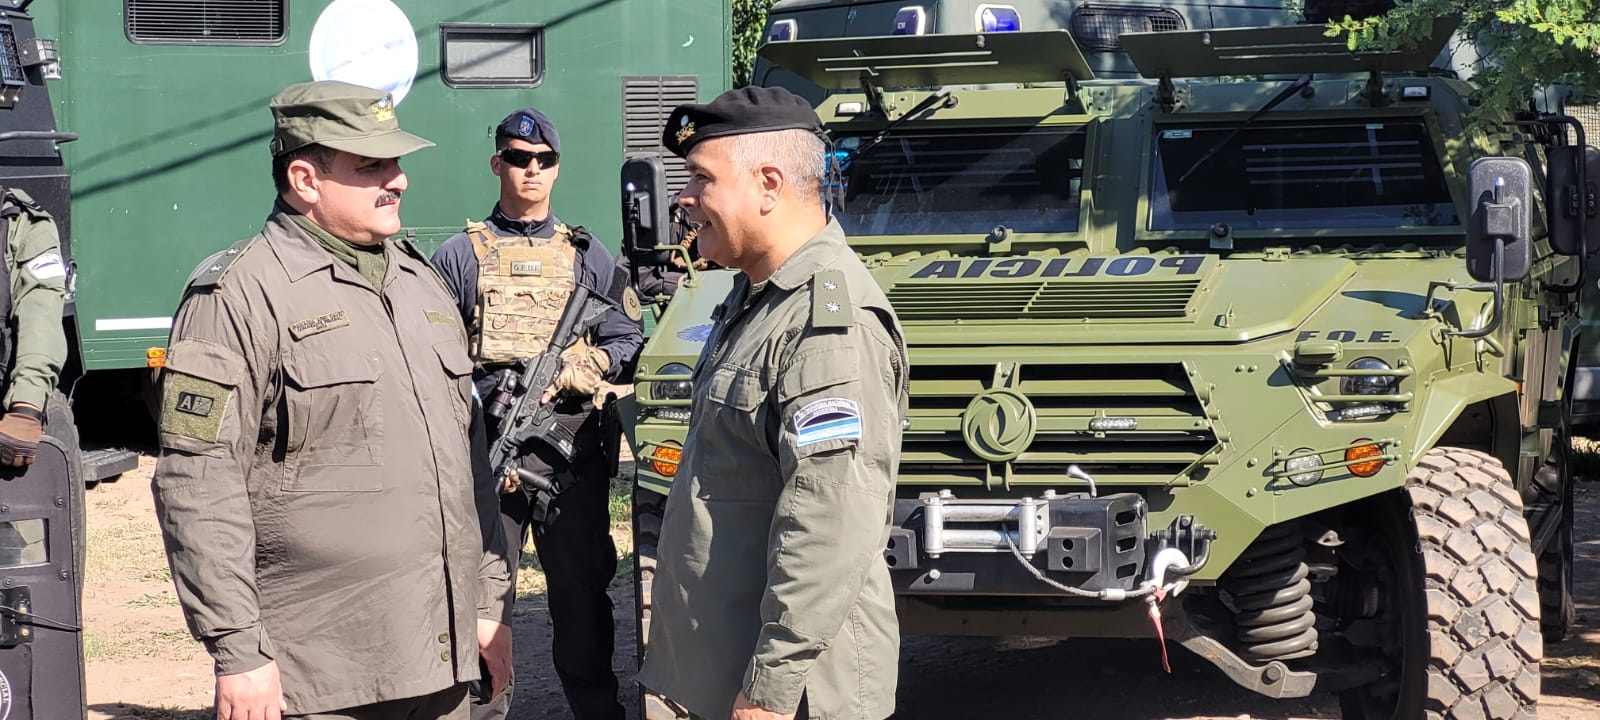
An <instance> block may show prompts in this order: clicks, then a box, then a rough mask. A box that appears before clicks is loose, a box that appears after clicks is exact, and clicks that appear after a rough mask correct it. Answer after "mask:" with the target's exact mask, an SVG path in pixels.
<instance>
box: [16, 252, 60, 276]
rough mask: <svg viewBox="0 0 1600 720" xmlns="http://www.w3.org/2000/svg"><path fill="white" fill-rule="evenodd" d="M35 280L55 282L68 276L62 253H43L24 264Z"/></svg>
mask: <svg viewBox="0 0 1600 720" xmlns="http://www.w3.org/2000/svg"><path fill="white" fill-rule="evenodd" d="M23 267H25V268H27V269H28V272H29V273H31V274H32V275H33V278H34V279H35V280H54V279H56V278H64V277H66V276H67V266H66V263H63V262H61V253H58V252H55V251H53V250H52V251H49V252H45V253H41V254H40V255H39V256H38V257H36V258H34V259H32V260H29V261H28V262H27V263H24V264H23Z"/></svg>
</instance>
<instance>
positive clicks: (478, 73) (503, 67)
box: [439, 23, 544, 88]
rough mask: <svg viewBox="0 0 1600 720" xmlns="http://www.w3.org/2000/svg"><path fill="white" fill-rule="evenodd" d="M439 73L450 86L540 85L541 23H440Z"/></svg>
mask: <svg viewBox="0 0 1600 720" xmlns="http://www.w3.org/2000/svg"><path fill="white" fill-rule="evenodd" d="M439 74H440V76H441V77H443V78H444V84H446V85H449V86H450V87H479V88H533V87H539V85H540V84H541V83H543V82H544V26H543V25H509V24H474V23H439Z"/></svg>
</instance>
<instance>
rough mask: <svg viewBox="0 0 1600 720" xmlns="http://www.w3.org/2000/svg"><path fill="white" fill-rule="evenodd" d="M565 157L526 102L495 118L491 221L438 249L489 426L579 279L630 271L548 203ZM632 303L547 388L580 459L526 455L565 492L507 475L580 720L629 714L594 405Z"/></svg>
mask: <svg viewBox="0 0 1600 720" xmlns="http://www.w3.org/2000/svg"><path fill="white" fill-rule="evenodd" d="M560 161H561V138H560V136H559V135H558V134H557V133H556V127H555V124H554V123H552V122H550V119H549V118H548V117H546V116H545V114H544V113H542V112H540V111H539V110H537V109H534V108H524V109H522V110H518V111H516V112H513V113H511V114H510V115H508V116H506V118H505V119H504V120H503V121H501V123H500V124H499V126H497V127H496V129H495V153H494V154H493V155H492V156H490V158H489V169H490V171H491V172H492V173H493V174H494V175H495V177H496V178H498V180H499V187H500V195H499V202H497V203H496V204H495V207H494V210H493V211H491V212H490V213H489V217H488V218H486V219H485V220H484V221H483V222H482V223H470V224H469V226H468V228H467V230H466V231H465V232H462V233H459V234H457V235H455V236H454V237H451V238H450V239H448V240H446V241H445V242H444V244H443V245H440V246H439V249H438V251H436V252H435V253H434V255H433V263H434V266H435V267H437V268H438V269H439V272H440V274H441V275H443V276H444V279H445V282H446V284H448V285H449V286H450V289H451V291H452V292H453V293H454V295H455V299H456V304H457V309H458V311H459V312H460V315H461V318H462V319H463V320H465V321H466V323H467V327H468V331H469V335H470V336H471V344H472V349H473V361H474V362H475V364H476V365H477V371H476V372H475V373H474V377H475V378H476V380H477V387H478V392H479V394H480V396H482V397H483V398H484V403H485V406H486V407H487V408H488V409H489V410H490V411H491V413H490V414H491V417H490V419H489V424H490V432H491V437H492V436H493V435H492V433H494V432H496V431H497V430H498V426H499V422H500V420H502V419H503V418H496V417H492V415H493V410H494V408H495V407H496V404H497V397H496V396H497V394H499V393H500V392H501V391H500V390H498V388H499V387H500V384H501V381H502V380H503V379H504V377H505V376H506V374H508V373H515V372H517V371H518V365H517V363H518V361H519V360H521V359H522V358H527V357H532V356H535V355H538V354H539V353H541V352H544V351H545V350H546V349H547V348H549V347H550V344H551V342H552V335H553V331H554V329H555V326H556V324H557V323H558V322H559V320H560V317H561V314H562V313H563V312H564V311H565V310H566V306H567V302H568V300H569V299H570V298H571V297H572V293H573V289H574V286H575V284H576V283H583V284H584V285H585V286H587V287H588V288H589V289H590V291H591V292H593V293H595V294H598V295H601V296H606V295H610V294H612V293H611V290H612V284H613V283H626V279H625V278H626V274H625V273H624V274H622V275H621V277H619V276H618V265H617V264H616V262H615V261H613V259H612V257H611V254H610V253H609V252H607V251H606V249H605V246H603V245H601V244H600V242H599V241H598V240H596V239H595V238H594V237H593V236H592V235H590V234H589V233H588V232H587V231H586V230H584V229H583V228H581V227H572V226H568V225H566V224H565V223H563V222H561V220H560V219H558V218H557V217H556V216H555V215H554V214H553V213H552V212H551V209H550V193H551V190H552V189H553V187H554V185H555V181H556V177H557V176H558V175H559V173H560ZM625 304H626V305H627V307H628V310H627V311H626V312H625V311H624V310H622V309H613V310H611V311H609V312H608V314H607V316H606V317H605V318H604V319H603V320H602V321H601V322H600V323H599V325H598V326H597V327H596V328H595V329H594V330H593V331H592V332H590V333H589V334H588V336H587V337H585V338H581V339H579V341H578V342H576V343H575V344H573V345H571V346H569V347H566V348H563V349H562V353H561V356H562V370H561V374H560V376H559V377H558V378H557V381H556V385H555V387H553V388H548V389H546V390H545V392H544V399H545V400H546V401H548V402H554V403H555V404H556V413H557V418H558V422H560V423H561V424H562V425H563V426H564V427H565V428H566V429H567V430H569V431H571V432H572V433H573V435H574V437H575V439H576V443H575V448H576V450H575V452H574V453H573V456H572V458H571V459H568V458H566V457H563V456H562V454H561V453H559V452H557V451H556V450H555V448H553V447H551V446H550V445H549V444H547V443H544V442H542V441H540V440H537V439H535V440H530V441H529V442H528V444H527V446H526V447H524V448H523V449H522V450H521V454H520V456H519V457H518V458H517V463H518V466H519V467H520V468H522V469H524V470H528V471H530V472H533V473H535V474H537V475H539V476H541V477H544V478H549V479H552V480H553V481H555V485H556V486H557V487H558V488H559V489H560V492H559V494H557V495H555V496H554V497H553V498H550V497H545V496H542V495H536V493H535V492H534V489H533V488H531V487H528V486H527V485H525V484H519V485H516V486H508V487H504V488H502V491H503V492H504V493H505V494H504V495H502V497H501V513H502V517H503V522H504V523H505V531H506V536H507V537H508V538H509V539H510V545H511V553H512V555H511V556H512V558H513V562H512V563H511V566H512V572H513V578H514V577H515V571H516V568H517V566H518V563H517V562H516V558H517V557H518V550H519V548H520V547H521V545H522V543H521V540H522V538H523V537H524V533H525V532H526V531H527V529H528V528H529V527H530V526H531V529H532V531H533V539H534V543H535V545H536V547H537V548H538V551H539V563H540V565H541V566H542V567H543V569H544V572H545V580H546V582H547V583H548V586H549V590H548V591H547V593H546V596H547V598H548V599H549V603H550V620H551V623H552V624H553V631H552V635H553V639H552V648H551V654H552V655H553V659H554V661H555V667H556V674H557V675H558V676H559V677H560V679H561V687H562V690H563V691H565V693H566V697H567V704H568V706H569V707H570V708H571V709H572V713H573V715H575V716H576V717H577V718H578V720H621V718H622V717H623V709H622V705H621V703H619V702H618V700H617V678H616V675H615V673H614V672H613V670H612V667H611V655H612V652H613V649H614V644H615V638H614V636H615V628H614V627H613V623H612V617H611V613H612V604H611V598H610V596H609V595H607V594H606V589H607V588H608V587H609V585H610V583H611V578H612V576H613V575H615V573H616V569H617V551H616V546H615V545H614V544H613V543H612V540H611V515H610V510H609V504H608V501H609V490H610V483H609V480H610V476H609V472H608V471H609V470H610V468H611V462H610V460H609V459H608V458H606V457H605V453H604V452H603V451H602V446H603V443H605V442H607V441H609V440H611V438H607V437H605V435H606V433H605V432H603V429H602V428H603V427H604V424H603V423H602V422H601V415H600V413H598V412H596V411H595V406H596V404H597V401H601V402H603V398H600V397H598V395H599V394H601V393H603V392H605V391H606V390H607V389H608V388H607V386H606V385H605V383H608V382H614V381H616V380H617V379H618V378H619V375H620V374H621V372H622V371H623V366H624V364H625V363H627V362H628V361H629V360H630V359H631V358H632V357H633V356H634V354H635V353H637V352H638V350H639V346H640V345H641V344H642V343H643V339H642V337H641V334H640V326H639V322H638V320H639V317H638V304H637V303H636V302H635V303H631V304H628V303H625ZM630 313H631V317H630ZM535 392H537V391H535ZM611 434H612V435H614V434H615V429H612V431H611ZM510 695H511V693H510V692H507V693H506V696H505V697H502V698H496V699H495V702H493V703H490V704H489V705H487V706H485V707H483V708H482V709H478V708H474V716H475V717H477V718H496V717H504V716H505V714H506V713H507V711H508V708H509V706H510V702H511V697H510Z"/></svg>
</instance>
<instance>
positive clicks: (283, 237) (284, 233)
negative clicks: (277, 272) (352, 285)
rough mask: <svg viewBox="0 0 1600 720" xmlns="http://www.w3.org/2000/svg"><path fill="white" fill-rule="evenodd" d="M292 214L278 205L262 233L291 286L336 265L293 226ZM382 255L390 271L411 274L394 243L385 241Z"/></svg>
mask: <svg viewBox="0 0 1600 720" xmlns="http://www.w3.org/2000/svg"><path fill="white" fill-rule="evenodd" d="M293 214H295V211H294V210H293V209H292V208H289V207H287V206H285V205H284V204H282V202H279V203H277V204H276V205H275V206H274V207H273V211H272V214H271V215H269V216H268V217H267V224H266V227H265V228H263V229H262V231H261V234H262V235H263V236H265V237H266V239H267V244H268V245H269V246H270V247H271V248H272V251H273V252H274V253H276V254H277V256H278V262H279V263H281V264H282V265H283V271H284V272H285V273H288V275H289V281H290V282H296V281H298V280H300V279H302V278H304V277H306V276H307V275H310V274H311V273H314V272H317V271H318V270H322V269H324V268H329V267H334V265H335V263H334V260H335V258H334V257H333V254H332V253H330V252H328V250H327V249H326V248H324V247H322V244H321V243H319V242H317V239H316V238H314V237H311V235H310V234H309V233H307V232H306V231H305V230H303V229H301V228H300V226H299V225H296V224H295V222H294V218H292V217H290V216H291V215H293ZM383 253H384V255H385V257H386V258H387V259H388V261H389V267H390V269H391V270H392V269H394V268H404V269H406V270H412V268H410V267H407V266H406V264H405V263H404V262H403V261H402V260H401V259H400V256H401V255H403V253H400V252H398V251H397V250H396V248H395V247H394V243H392V242H389V241H387V240H385V241H384V242H383ZM341 264H342V263H341ZM350 271H351V272H355V269H354V268H350ZM412 271H413V272H415V271H414V270H412ZM389 279H392V276H391V278H386V279H385V281H384V284H385V285H388V281H389Z"/></svg>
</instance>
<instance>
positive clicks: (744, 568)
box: [639, 88, 908, 720]
mask: <svg viewBox="0 0 1600 720" xmlns="http://www.w3.org/2000/svg"><path fill="white" fill-rule="evenodd" d="M819 133H820V128H819V126H818V122H817V117H816V115H815V113H813V112H812V110H811V108H810V106H809V105H807V104H806V102H805V101H804V100H802V99H801V98H799V97H798V96H796V95H794V94H792V93H790V92H788V91H786V90H782V89H777V88H742V89H739V90H732V91H729V92H727V93H724V94H723V95H721V96H719V97H717V98H716V99H715V100H713V101H712V102H710V103H709V104H705V105H683V106H679V107H678V108H677V109H676V110H674V111H673V112H672V114H671V115H670V116H669V118H668V121H667V127H666V129H665V131H664V136H663V138H662V142H663V144H665V145H666V147H667V149H669V150H671V151H672V152H673V153H675V154H678V155H680V156H683V157H684V158H685V159H686V161H687V164H688V168H689V172H690V180H689V184H688V186H687V187H685V188H684V190H683V194H682V196H681V197H680V199H679V203H680V204H681V205H682V206H683V207H684V208H685V209H686V210H687V211H688V215H689V219H690V220H691V221H693V222H694V223H696V225H697V226H698V229H699V238H698V243H699V246H700V252H701V254H702V255H704V256H705V257H707V258H710V259H711V260H713V261H715V262H717V263H719V264H721V265H724V266H727V267H736V268H739V269H740V271H741V272H740V274H739V275H738V277H737V278H736V279H735V281H734V286H733V289H732V290H731V291H730V292H729V293H728V296H727V298H726V299H725V300H724V301H723V302H722V304H721V305H720V306H719V307H718V308H717V309H716V311H715V312H714V313H713V318H714V320H715V322H714V325H713V327H712V331H711V336H710V338H709V340H708V341H707V343H706V345H705V349H704V350H703V351H702V352H701V355H700V360H699V362H698V364H697V365H696V367H695V371H694V376H693V383H694V395H693V398H692V400H691V406H690V407H691V412H690V421H689V432H688V437H687V439H686V441H685V443H684V453H683V464H682V466H681V467H680V469H679V471H678V475H677V480H676V481H675V482H674V483H673V485H672V491H671V493H670V494H669V495H668V497H667V505H666V510H665V515H664V518H663V521H662V528H661V540H660V544H659V546H658V548H659V558H658V565H657V567H656V577H655V583H654V586H653V587H654V600H655V606H654V608H653V610H654V612H653V613H652V616H651V623H650V641H649V645H648V649H647V650H646V653H645V661H644V667H643V669H641V671H640V673H639V681H640V683H642V684H643V685H645V686H646V687H648V688H650V689H651V690H654V691H656V692H658V693H660V694H662V695H665V696H666V697H668V698H671V699H672V700H674V701H676V702H678V703H680V704H681V705H683V706H684V707H685V708H687V709H688V710H689V711H690V712H691V713H693V714H694V715H696V716H699V717H704V718H712V719H715V720H722V719H723V718H728V717H730V716H731V717H733V718H735V720H744V719H746V718H793V717H796V715H797V714H799V715H802V716H803V715H805V713H806V708H809V713H810V717H816V718H829V719H830V720H831V719H834V718H841V719H842V718H851V719H863V720H878V719H880V718H884V717H887V716H888V715H889V714H891V713H892V712H893V710H894V690H895V682H896V673H897V659H898V643H899V632H898V625H897V623H896V620H895V614H894V596H893V592H892V589H891V587H890V584H889V571H888V567H887V565H886V564H885V563H884V560H883V550H884V546H885V543H886V542H887V540H888V536H889V519H890V508H891V504H892V502H893V496H894V485H895V468H896V466H897V464H898V462H899V456H900V435H901V430H902V428H901V422H902V420H903V418H905V415H906V398H907V367H908V365H907V362H906V349H905V343H904V342H903V341H902V339H901V338H902V334H901V329H900V325H899V321H898V320H897V319H896V317H895V314H894V311H893V310H892V309H891V308H890V307H889V303H888V300H887V299H886V298H885V297H884V295H883V292H882V291H881V290H880V289H879V287H878V284H877V283H876V282H875V281H874V280H873V279H872V276H871V275H870V274H868V272H867V270H866V268H865V266H863V265H862V263H861V261H860V259H858V258H857V256H856V254H855V253H854V252H853V251H852V250H851V249H850V247H849V245H847V244H846V242H845V237H844V232H843V231H842V230H841V229H840V227H839V225H838V223H836V222H834V221H832V220H831V219H830V218H829V217H828V216H827V215H826V213H825V212H824V210H823V206H822V203H821V192H820V186H821V177H820V176H821V174H822V169H823V143H822V140H821V139H820V138H818V137H817V135H818V134H819ZM752 158H760V160H757V161H755V162H754V163H753V165H744V163H746V162H749V161H750V159H752Z"/></svg>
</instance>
